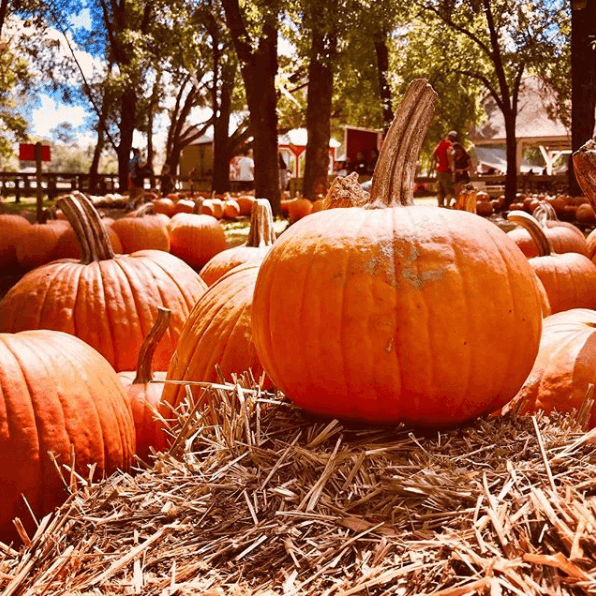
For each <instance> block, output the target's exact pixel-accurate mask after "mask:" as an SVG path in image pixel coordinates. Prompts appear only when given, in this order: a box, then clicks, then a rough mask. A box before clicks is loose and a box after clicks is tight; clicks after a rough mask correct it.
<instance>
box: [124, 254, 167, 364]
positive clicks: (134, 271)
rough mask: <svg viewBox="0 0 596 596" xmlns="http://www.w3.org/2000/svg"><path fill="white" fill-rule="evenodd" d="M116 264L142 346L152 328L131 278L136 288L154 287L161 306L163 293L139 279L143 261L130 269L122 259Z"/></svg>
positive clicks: (151, 279)
mask: <svg viewBox="0 0 596 596" xmlns="http://www.w3.org/2000/svg"><path fill="white" fill-rule="evenodd" d="M116 263H117V264H118V267H120V270H121V271H122V276H123V278H124V279H125V280H126V286H127V287H128V293H129V295H130V297H131V306H132V307H133V311H134V312H133V315H134V319H133V320H135V321H138V322H139V327H140V332H141V335H142V337H143V339H142V340H141V344H142V342H143V341H145V340H144V338H145V337H146V336H147V334H148V333H149V332H150V331H151V328H152V327H153V323H152V322H151V321H148V319H147V318H146V316H145V313H144V312H143V309H142V304H143V303H144V301H142V302H141V301H139V298H140V294H139V293H138V292H135V291H134V288H135V286H134V285H133V278H136V280H137V282H138V287H143V288H147V287H151V286H152V285H153V287H155V289H156V290H157V293H158V294H159V299H160V302H161V304H162V306H165V304H164V295H163V292H162V291H161V288H160V287H159V284H147V280H146V279H143V277H144V276H143V277H141V275H140V271H144V270H146V267H145V262H144V261H140V262H139V263H136V265H137V266H136V267H130V266H129V263H128V262H127V261H125V260H124V259H116ZM139 265H140V266H139ZM148 277H149V281H154V277H153V275H149V276H148ZM147 324H149V325H150V326H149V329H147ZM136 364H137V363H136V362H135V365H134V366H133V367H132V369H131V370H135V367H136Z"/></svg>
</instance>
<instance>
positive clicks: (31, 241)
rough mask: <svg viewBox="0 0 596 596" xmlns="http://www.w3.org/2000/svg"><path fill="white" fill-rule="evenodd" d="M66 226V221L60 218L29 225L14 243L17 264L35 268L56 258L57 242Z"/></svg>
mask: <svg viewBox="0 0 596 596" xmlns="http://www.w3.org/2000/svg"><path fill="white" fill-rule="evenodd" d="M68 228H69V225H68V222H67V221H64V220H62V219H49V220H47V221H46V222H43V223H34V224H32V225H31V226H29V229H28V230H27V233H26V234H22V235H21V236H20V238H19V240H18V242H17V245H16V253H17V261H18V263H19V266H20V267H22V268H23V269H35V268H36V267H40V266H41V265H45V264H46V263H49V262H51V261H54V260H55V259H56V258H58V253H57V247H58V242H59V241H60V237H61V236H62V234H63V233H64V231H66V230H67V229H68Z"/></svg>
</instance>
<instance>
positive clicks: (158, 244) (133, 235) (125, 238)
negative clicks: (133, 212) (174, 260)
mask: <svg viewBox="0 0 596 596" xmlns="http://www.w3.org/2000/svg"><path fill="white" fill-rule="evenodd" d="M169 221H170V218H169V217H168V216H167V215H164V214H163V213H158V214H155V215H142V216H139V217H123V218H121V219H117V220H116V221H115V222H114V223H113V224H112V226H111V227H112V230H114V232H116V234H117V235H118V238H119V239H120V242H121V243H122V252H124V253H126V254H130V253H133V252H136V251H138V250H146V249H153V250H163V251H165V252H169V251H170V233H169V232H168V223H169Z"/></svg>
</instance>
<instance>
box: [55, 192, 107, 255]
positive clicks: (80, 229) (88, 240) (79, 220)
mask: <svg viewBox="0 0 596 596" xmlns="http://www.w3.org/2000/svg"><path fill="white" fill-rule="evenodd" d="M56 205H58V206H59V207H60V209H62V211H63V213H64V215H66V217H67V218H68V221H69V222H70V225H71V226H72V229H73V230H74V233H75V235H76V237H77V242H78V244H79V248H80V249H81V263H84V264H89V263H92V262H93V261H97V260H98V259H97V254H96V253H95V252H94V250H93V247H94V243H93V238H92V232H91V227H90V226H89V221H88V219H87V216H86V215H85V212H84V211H83V209H82V207H81V205H80V204H79V203H78V202H77V201H76V200H75V199H74V197H73V196H72V195H66V196H64V197H60V198H59V199H56Z"/></svg>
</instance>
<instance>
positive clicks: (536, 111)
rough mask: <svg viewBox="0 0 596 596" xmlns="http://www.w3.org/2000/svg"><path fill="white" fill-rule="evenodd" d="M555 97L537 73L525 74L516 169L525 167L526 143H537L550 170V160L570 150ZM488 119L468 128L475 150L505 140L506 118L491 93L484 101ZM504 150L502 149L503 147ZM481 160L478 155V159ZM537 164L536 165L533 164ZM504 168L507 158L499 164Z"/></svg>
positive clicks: (549, 170) (521, 169) (527, 144)
mask: <svg viewBox="0 0 596 596" xmlns="http://www.w3.org/2000/svg"><path fill="white" fill-rule="evenodd" d="M556 105H557V98H556V94H555V92H554V90H553V89H552V88H551V87H549V86H548V85H547V84H546V83H544V82H543V81H542V80H541V79H540V78H539V77H533V76H532V77H526V78H525V79H524V80H523V82H522V86H521V88H520V94H519V99H518V113H517V119H516V127H515V136H516V155H517V160H516V161H517V169H518V172H524V171H528V170H527V169H526V170H525V169H524V168H525V167H526V166H527V164H526V165H524V162H523V160H522V157H523V151H524V148H525V147H538V148H539V149H540V152H541V153H542V156H543V158H544V162H545V164H546V173H547V174H552V173H553V162H554V161H555V160H556V159H557V158H558V157H559V156H560V155H562V154H563V153H568V152H570V151H571V131H570V130H569V128H568V126H567V125H566V124H565V123H564V122H563V121H562V120H561V119H560V118H559V117H557V116H556V115H554V113H555V106H556ZM484 109H485V111H486V116H487V121H486V122H485V123H484V124H482V125H480V126H478V127H476V128H474V129H473V130H471V131H470V133H469V137H470V140H471V141H472V142H473V143H474V145H475V146H476V148H477V150H478V149H480V148H481V147H484V146H488V147H491V150H492V149H494V148H495V147H498V146H502V147H504V146H505V145H506V142H507V137H506V134H505V120H504V118H503V113H502V112H501V110H500V109H499V108H498V106H497V104H496V102H495V100H494V99H493V98H492V97H490V96H489V97H487V99H486V100H485V101H484ZM503 152H504V150H503ZM478 161H479V162H481V159H480V158H479V160H478ZM534 167H536V166H534ZM498 169H500V170H502V171H505V170H506V169H507V161H506V160H505V162H504V163H503V164H502V165H501V166H499V167H498Z"/></svg>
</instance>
